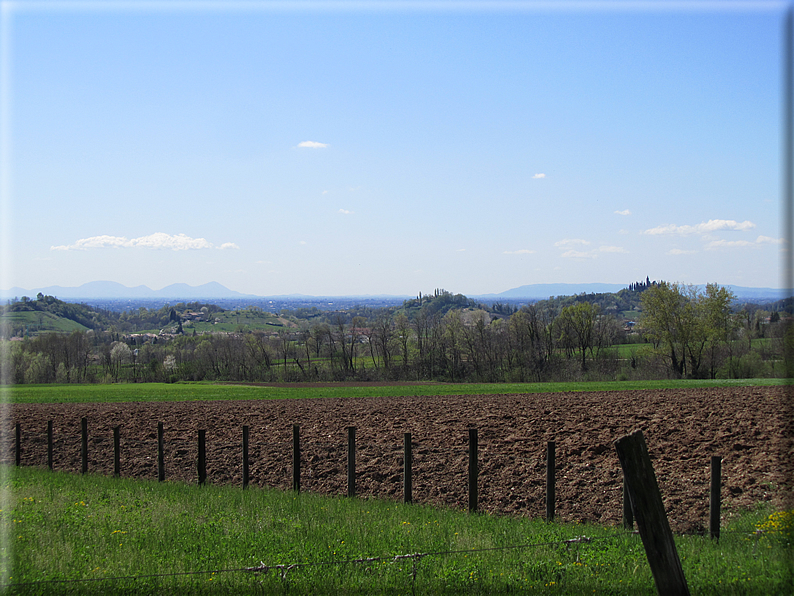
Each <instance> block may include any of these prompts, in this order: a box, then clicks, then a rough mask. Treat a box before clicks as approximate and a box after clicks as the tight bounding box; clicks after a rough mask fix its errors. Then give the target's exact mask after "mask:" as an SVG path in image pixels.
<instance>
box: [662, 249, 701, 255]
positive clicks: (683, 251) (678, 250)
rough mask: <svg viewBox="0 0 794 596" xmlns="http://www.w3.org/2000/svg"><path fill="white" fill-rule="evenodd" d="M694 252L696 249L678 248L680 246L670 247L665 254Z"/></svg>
mask: <svg viewBox="0 0 794 596" xmlns="http://www.w3.org/2000/svg"><path fill="white" fill-rule="evenodd" d="M696 252H697V251H696V250H683V249H680V248H671V249H670V250H668V251H667V252H666V253H665V254H668V255H693V254H695V253H696Z"/></svg>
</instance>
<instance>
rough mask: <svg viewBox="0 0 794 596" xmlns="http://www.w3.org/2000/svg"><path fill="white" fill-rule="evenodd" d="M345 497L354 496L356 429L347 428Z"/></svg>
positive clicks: (353, 427) (352, 427)
mask: <svg viewBox="0 0 794 596" xmlns="http://www.w3.org/2000/svg"><path fill="white" fill-rule="evenodd" d="M347 496H348V497H355V496H356V427H355V426H348V427H347Z"/></svg>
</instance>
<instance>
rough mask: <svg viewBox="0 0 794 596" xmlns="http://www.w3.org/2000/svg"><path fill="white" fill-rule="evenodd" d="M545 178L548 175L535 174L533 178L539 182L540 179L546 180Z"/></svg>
mask: <svg viewBox="0 0 794 596" xmlns="http://www.w3.org/2000/svg"><path fill="white" fill-rule="evenodd" d="M545 177H546V174H535V175H534V176H532V179H533V180H537V179H538V178H545Z"/></svg>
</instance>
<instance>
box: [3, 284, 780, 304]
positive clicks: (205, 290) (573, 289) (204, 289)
mask: <svg viewBox="0 0 794 596" xmlns="http://www.w3.org/2000/svg"><path fill="white" fill-rule="evenodd" d="M627 286H628V284H602V283H585V284H531V285H526V286H520V287H518V288H513V289H511V290H506V291H504V292H500V293H498V294H479V295H471V296H469V298H476V299H481V300H499V299H505V300H521V299H527V300H545V299H546V298H549V297H551V296H573V295H576V294H582V293H585V294H591V293H592V294H608V293H614V292H619V291H620V290H622V289H623V288H626V287H627ZM701 287H702V286H701ZM726 287H727V288H728V289H730V290H731V291H732V292H733V293H734V294H736V297H737V298H739V299H745V300H749V299H755V300H759V299H764V300H779V299H781V298H784V297H786V296H791V295H792V294H793V292H791V291H789V292H785V291H784V290H780V289H775V288H748V287H744V286H731V285H728V286H726ZM39 292H41V293H42V294H44V295H45V296H55V297H56V298H59V299H61V300H75V299H91V298H93V299H97V298H102V299H123V298H153V299H158V298H159V299H182V300H212V299H219V298H238V299H246V298H252V299H253V298H270V297H273V296H256V295H254V294H243V293H241V292H236V291H234V290H230V289H229V288H227V287H225V286H223V285H221V284H219V283H217V282H209V283H206V284H203V285H200V286H190V285H188V284H183V283H177V284H171V285H170V286H166V287H164V288H162V289H160V290H152V289H151V288H149V287H147V286H136V287H134V288H130V287H127V286H125V285H122V284H120V283H116V282H113V281H92V282H88V283H85V284H83V285H81V286H78V287H71V288H70V287H62V286H49V287H46V288H34V289H32V290H26V289H24V288H17V287H14V288H11V289H9V290H0V298H2V299H4V300H7V299H12V298H20V297H22V296H28V297H30V298H34V297H35V296H36V294H38V293H39ZM281 297H282V298H289V297H294V298H298V297H308V296H303V295H298V294H293V295H290V296H281ZM318 297H319V296H318ZM394 297H395V298H401V297H404V298H408V297H409V296H407V295H406V296H394Z"/></svg>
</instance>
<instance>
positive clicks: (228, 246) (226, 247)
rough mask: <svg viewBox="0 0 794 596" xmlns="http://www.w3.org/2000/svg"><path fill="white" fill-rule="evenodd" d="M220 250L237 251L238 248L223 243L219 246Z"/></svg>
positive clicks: (232, 243) (231, 244)
mask: <svg viewBox="0 0 794 596" xmlns="http://www.w3.org/2000/svg"><path fill="white" fill-rule="evenodd" d="M220 249H221V250H228V249H234V250H239V249H240V247H239V246H237V245H236V244H235V243H234V242H224V243H223V244H221V246H220Z"/></svg>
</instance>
